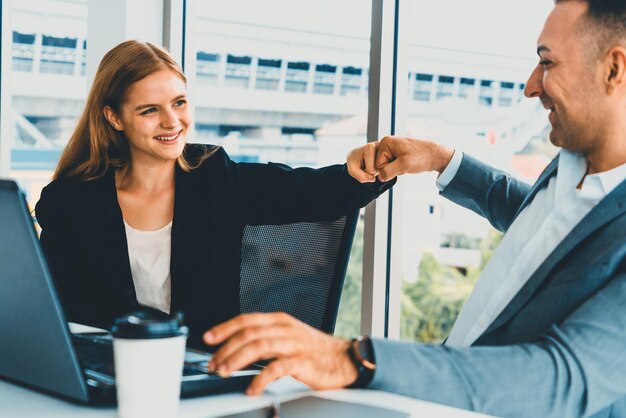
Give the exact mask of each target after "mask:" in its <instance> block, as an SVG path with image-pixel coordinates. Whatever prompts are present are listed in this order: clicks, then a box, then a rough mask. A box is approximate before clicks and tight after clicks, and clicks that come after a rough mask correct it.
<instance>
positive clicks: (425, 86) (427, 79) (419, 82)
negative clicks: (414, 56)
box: [413, 73, 433, 102]
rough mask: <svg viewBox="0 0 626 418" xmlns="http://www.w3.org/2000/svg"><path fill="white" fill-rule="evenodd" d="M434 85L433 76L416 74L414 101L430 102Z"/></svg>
mask: <svg viewBox="0 0 626 418" xmlns="http://www.w3.org/2000/svg"><path fill="white" fill-rule="evenodd" d="M432 84H433V76H432V74H419V73H417V74H415V91H414V93H413V100H419V101H422V102H428V101H430V92H431V90H432Z"/></svg>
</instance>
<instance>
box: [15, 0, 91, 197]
mask: <svg viewBox="0 0 626 418" xmlns="http://www.w3.org/2000/svg"><path fill="white" fill-rule="evenodd" d="M12 5H13V10H12V13H13V19H12V22H11V23H12V27H11V31H12V34H13V36H12V41H13V43H12V49H13V63H12V66H11V69H12V73H11V110H12V115H13V116H12V121H13V123H14V125H13V140H12V144H11V166H10V175H11V177H13V178H15V179H17V181H18V183H19V184H20V186H21V187H22V188H23V189H24V190H25V191H26V193H27V196H28V200H29V203H30V204H31V206H32V205H34V204H35V203H36V202H37V200H38V199H39V193H40V192H41V189H42V188H43V186H45V185H46V184H47V183H48V182H49V181H50V179H51V176H52V173H53V172H54V169H55V167H56V164H57V161H58V159H59V156H60V154H61V151H62V149H63V148H64V147H65V144H66V143H67V140H68V139H69V137H70V135H71V133H72V131H73V129H74V125H75V123H76V119H77V118H78V116H79V114H80V112H81V111H82V108H83V105H84V98H85V96H86V89H85V60H86V46H87V41H86V35H87V0H71V1H70V0H65V1H63V0H25V1H14V2H12Z"/></svg>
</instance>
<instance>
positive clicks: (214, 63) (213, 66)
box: [196, 51, 221, 85]
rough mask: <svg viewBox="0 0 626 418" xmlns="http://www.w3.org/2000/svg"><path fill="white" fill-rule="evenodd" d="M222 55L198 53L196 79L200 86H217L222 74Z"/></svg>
mask: <svg viewBox="0 0 626 418" xmlns="http://www.w3.org/2000/svg"><path fill="white" fill-rule="evenodd" d="M220 58H221V57H220V55H219V54H211V53H208V52H204V51H198V53H197V54H196V77H197V80H198V83H200V84H210V85H216V84H217V82H218V75H219V72H220Z"/></svg>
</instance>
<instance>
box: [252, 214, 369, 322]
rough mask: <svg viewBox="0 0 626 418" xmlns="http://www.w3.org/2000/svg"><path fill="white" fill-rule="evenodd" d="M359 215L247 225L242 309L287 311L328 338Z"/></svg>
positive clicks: (335, 316)
mask: <svg viewBox="0 0 626 418" xmlns="http://www.w3.org/2000/svg"><path fill="white" fill-rule="evenodd" d="M358 216H359V211H358V210H355V211H353V212H352V213H350V214H348V215H347V216H344V217H343V218H340V219H338V220H336V221H334V222H314V223H311V222H298V223H292V224H286V225H259V226H250V225H248V226H246V227H245V229H244V235H243V240H242V254H241V283H240V308H241V312H242V313H249V312H287V313H289V314H290V315H292V316H294V317H296V318H298V319H299V320H301V321H303V322H306V323H307V324H309V325H311V326H313V327H315V328H317V329H320V330H322V331H324V332H327V333H330V334H332V333H333V331H334V329H335V321H336V320H337V311H338V310H339V301H340V300H341V291H342V289H343V282H344V279H345V276H346V270H347V267H348V259H349V257H350V249H351V248H352V240H353V238H354V232H355V230H356V223H357V220H358Z"/></svg>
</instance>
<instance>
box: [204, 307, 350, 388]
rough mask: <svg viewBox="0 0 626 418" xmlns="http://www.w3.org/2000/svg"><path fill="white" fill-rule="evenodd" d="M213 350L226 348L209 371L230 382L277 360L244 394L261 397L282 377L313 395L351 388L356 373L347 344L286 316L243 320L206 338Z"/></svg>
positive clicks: (264, 315) (216, 329) (245, 317)
mask: <svg viewBox="0 0 626 418" xmlns="http://www.w3.org/2000/svg"><path fill="white" fill-rule="evenodd" d="M204 342H205V343H207V344H209V345H215V344H220V343H222V342H225V343H224V345H223V346H222V347H221V348H220V349H219V350H218V351H217V352H216V353H215V355H214V356H213V359H212V360H211V362H210V363H209V370H211V371H217V372H218V373H219V374H220V375H222V376H228V375H230V373H232V372H233V371H235V370H240V369H242V368H244V367H246V366H248V365H249V364H252V363H254V362H256V361H259V360H267V359H275V360H273V361H272V362H270V363H269V365H268V366H267V367H265V369H264V370H263V372H261V374H260V375H258V376H257V377H255V378H254V380H252V383H250V386H249V387H248V390H247V391H246V393H247V394H248V395H258V394H260V393H262V392H263V389H265V386H267V385H268V384H269V383H270V382H272V381H274V380H276V379H278V378H279V377H282V376H292V377H294V378H295V379H297V380H299V381H301V382H302V383H305V384H306V385H308V386H310V387H312V388H313V389H337V388H343V387H345V386H348V385H350V384H351V383H353V382H354V381H355V380H356V378H357V370H356V367H355V366H354V364H353V363H352V361H351V360H350V357H349V356H348V353H347V350H348V346H349V345H350V341H349V340H341V339H336V338H333V337H332V336H330V335H328V334H324V333H323V332H321V331H318V330H317V329H315V328H312V327H310V326H309V325H307V324H305V323H303V322H300V321H298V320H297V319H295V318H294V317H292V316H290V315H288V314H286V313H255V314H244V315H240V316H238V317H236V318H233V319H231V320H230V321H226V322H224V323H222V324H220V325H217V326H215V327H213V328H212V329H210V330H208V331H207V332H206V333H205V334H204Z"/></svg>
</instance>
